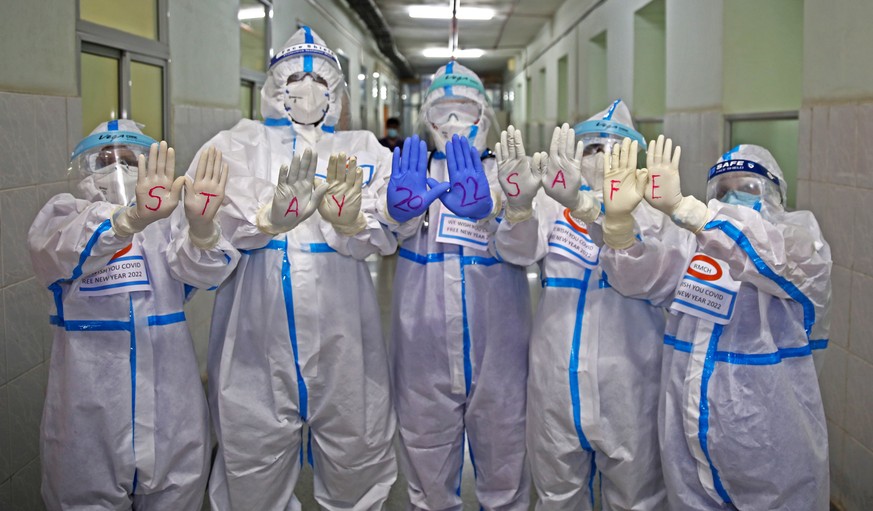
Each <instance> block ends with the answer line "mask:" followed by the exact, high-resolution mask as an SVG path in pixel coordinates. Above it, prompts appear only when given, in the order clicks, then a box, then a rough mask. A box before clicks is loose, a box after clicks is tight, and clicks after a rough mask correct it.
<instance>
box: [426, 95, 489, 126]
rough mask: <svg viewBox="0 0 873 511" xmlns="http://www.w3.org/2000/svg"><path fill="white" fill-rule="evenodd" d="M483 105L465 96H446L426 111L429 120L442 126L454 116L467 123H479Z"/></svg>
mask: <svg viewBox="0 0 873 511" xmlns="http://www.w3.org/2000/svg"><path fill="white" fill-rule="evenodd" d="M482 111H483V107H482V105H480V104H479V103H478V102H476V101H473V100H472V99H470V98H465V97H444V98H440V99H438V100H436V101H435V102H434V104H433V105H432V106H431V107H430V108H428V109H427V110H426V112H425V115H426V118H427V121H428V122H429V123H431V124H433V125H435V126H442V125H443V124H445V123H447V122H449V120H451V119H452V118H455V119H457V120H458V121H460V122H463V123H465V124H471V125H472V124H477V123H478V122H479V119H481V118H482Z"/></svg>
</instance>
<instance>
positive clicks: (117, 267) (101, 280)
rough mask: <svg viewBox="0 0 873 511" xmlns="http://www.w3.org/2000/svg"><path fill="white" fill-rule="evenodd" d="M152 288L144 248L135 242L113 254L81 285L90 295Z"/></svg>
mask: <svg viewBox="0 0 873 511" xmlns="http://www.w3.org/2000/svg"><path fill="white" fill-rule="evenodd" d="M151 290H152V285H151V282H149V276H148V272H147V271H146V265H145V257H143V253H142V249H141V248H140V247H139V245H136V244H133V243H131V244H130V245H128V246H127V247H125V248H123V249H121V250H119V251H118V252H117V253H116V254H115V255H114V256H112V259H111V260H110V261H109V263H108V264H107V265H106V266H105V267H103V269H101V270H99V271H96V272H94V273H92V274H90V275H88V276H86V277H83V278H82V283H81V284H80V285H79V291H80V292H82V293H87V294H88V295H90V296H109V295H115V294H120V293H130V292H131V291H151Z"/></svg>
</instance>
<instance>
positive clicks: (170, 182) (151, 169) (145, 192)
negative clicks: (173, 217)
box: [112, 141, 185, 236]
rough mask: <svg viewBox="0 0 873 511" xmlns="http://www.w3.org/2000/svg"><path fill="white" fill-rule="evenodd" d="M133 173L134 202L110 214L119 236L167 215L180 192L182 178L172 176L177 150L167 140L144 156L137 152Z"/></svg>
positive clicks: (153, 146) (179, 196) (183, 181)
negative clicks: (136, 165) (134, 174)
mask: <svg viewBox="0 0 873 511" xmlns="http://www.w3.org/2000/svg"><path fill="white" fill-rule="evenodd" d="M137 160H138V165H139V166H138V167H137V174H136V189H135V190H136V191H135V194H136V203H135V204H134V205H132V206H127V207H123V208H120V209H118V210H117V211H116V212H115V213H114V214H113V215H112V229H113V230H114V231H115V234H117V235H118V236H130V235H132V234H133V233H135V232H140V231H142V230H143V229H145V228H146V226H147V225H149V224H150V223H152V222H154V221H156V220H160V219H162V218H167V217H168V216H170V214H171V213H172V212H173V210H174V209H176V206H177V205H178V204H179V199H180V198H181V195H182V186H183V185H184V184H185V178H184V177H179V178H177V179H175V180H174V179H173V176H174V175H175V167H176V152H175V151H174V150H173V148H172V147H167V142H165V141H161V143H160V145H159V144H157V143H155V144H152V146H151V147H150V148H149V158H148V165H146V158H145V156H143V155H139V158H138V159H137Z"/></svg>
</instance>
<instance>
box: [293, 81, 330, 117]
mask: <svg viewBox="0 0 873 511" xmlns="http://www.w3.org/2000/svg"><path fill="white" fill-rule="evenodd" d="M329 101H330V93H329V92H328V90H327V87H326V86H324V84H321V83H318V82H316V81H315V80H313V79H312V77H311V76H305V77H304V78H303V79H302V80H298V81H296V82H291V83H289V84H288V85H286V86H285V98H284V102H285V112H286V113H287V114H288V117H290V118H291V120H292V121H294V122H296V123H297V124H318V122H320V121H321V120H322V119H323V118H324V116H325V114H326V113H327V110H328V108H329V107H328V102H329Z"/></svg>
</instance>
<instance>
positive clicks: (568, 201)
mask: <svg viewBox="0 0 873 511" xmlns="http://www.w3.org/2000/svg"><path fill="white" fill-rule="evenodd" d="M575 142H576V132H575V131H573V129H572V128H570V125H569V124H566V123H564V125H563V126H561V127H560V128H558V127H556V128H555V131H554V133H552V143H551V145H550V146H549V155H548V158H547V159H546V162H547V165H545V167H544V172H543V174H542V183H543V190H545V191H546V194H547V195H548V196H549V197H551V198H553V199H555V200H556V201H558V202H559V203H560V204H561V205H562V206H564V207H565V208H569V209H570V212H571V214H572V215H573V216H574V217H575V218H578V219H579V220H582V221H584V222H585V223H590V222H593V221H594V220H597V217H598V216H599V215H600V202H599V201H598V200H597V197H596V196H595V195H594V194H593V193H590V192H585V191H582V190H580V188H581V187H582V151H583V149H584V148H585V144H584V143H583V142H582V141H581V140H580V141H579V142H578V143H575ZM574 145H575V148H576V151H575V153H574V152H573V147H574ZM541 161H542V160H541Z"/></svg>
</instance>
